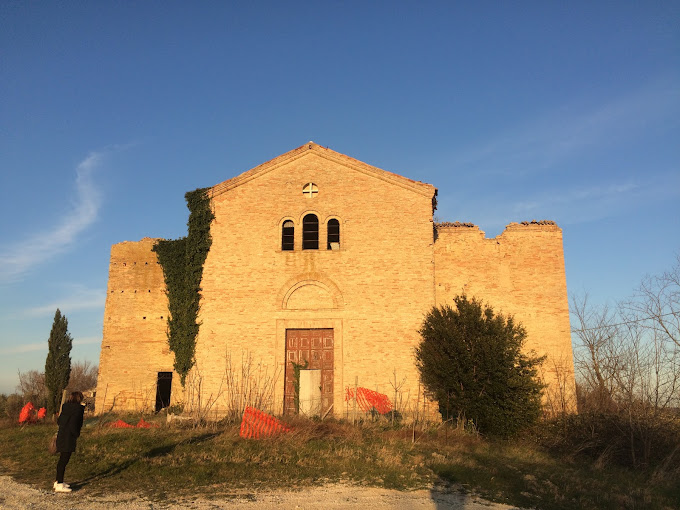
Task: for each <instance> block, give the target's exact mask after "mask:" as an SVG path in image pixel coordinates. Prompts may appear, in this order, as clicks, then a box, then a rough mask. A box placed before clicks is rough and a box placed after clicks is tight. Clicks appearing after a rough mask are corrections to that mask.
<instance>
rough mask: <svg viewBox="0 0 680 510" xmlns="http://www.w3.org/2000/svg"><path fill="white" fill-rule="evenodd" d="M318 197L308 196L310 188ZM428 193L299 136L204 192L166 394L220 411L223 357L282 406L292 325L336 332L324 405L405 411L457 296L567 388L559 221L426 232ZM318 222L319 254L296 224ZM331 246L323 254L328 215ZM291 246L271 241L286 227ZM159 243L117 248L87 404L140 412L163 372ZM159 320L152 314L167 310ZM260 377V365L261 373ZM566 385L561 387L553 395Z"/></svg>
mask: <svg viewBox="0 0 680 510" xmlns="http://www.w3.org/2000/svg"><path fill="white" fill-rule="evenodd" d="M310 182H313V183H314V184H315V185H316V186H317V188H318V193H317V194H315V195H314V196H311V197H310V196H306V195H304V194H303V192H302V190H303V187H304V185H305V184H307V183H310ZM435 193H436V190H435V188H434V187H433V186H431V185H429V184H424V183H419V182H415V181H412V180H410V179H407V178H404V177H401V176H398V175H396V174H392V173H389V172H386V171H383V170H380V169H378V168H375V167H372V166H369V165H366V164H365V163H362V162H360V161H357V160H355V159H352V158H350V157H348V156H344V155H342V154H339V153H337V152H334V151H332V150H329V149H325V148H323V147H320V146H318V145H316V144H313V143H309V144H305V145H303V146H302V147H299V148H298V149H295V150H293V151H290V152H288V153H286V154H284V155H282V156H279V157H277V158H275V159H273V160H271V161H269V162H267V163H264V164H263V165H260V166H258V167H256V168H254V169H252V170H249V171H248V172H245V173H244V174H241V175H239V176H237V177H235V178H234V179H230V180H228V181H225V182H223V183H220V184H218V185H216V186H214V187H213V188H211V189H210V190H209V194H210V196H211V199H212V207H213V211H214V213H215V219H214V221H213V223H212V224H211V235H212V238H213V244H212V247H211V249H210V252H209V254H208V257H207V259H206V262H205V265H204V272H203V280H202V299H201V309H200V313H199V322H200V324H201V326H200V330H199V335H198V339H197V348H196V366H195V368H194V369H193V370H192V374H190V377H189V378H188V383H187V387H186V388H184V389H183V388H182V387H181V386H180V385H179V382H178V381H179V377H178V376H177V375H176V374H175V375H174V376H173V387H172V401H173V402H179V401H183V402H188V401H190V400H196V396H197V394H198V392H199V389H200V394H201V398H202V402H204V403H205V402H211V401H213V400H216V402H215V404H214V405H213V408H212V409H213V410H214V411H215V413H216V415H219V413H220V409H222V411H224V410H226V408H227V407H228V403H227V394H226V393H227V392H225V380H226V377H225V373H226V367H227V359H230V360H231V364H232V367H236V368H237V371H239V372H240V369H241V363H242V361H241V360H242V359H244V356H248V357H249V358H250V359H251V360H252V362H253V366H254V367H259V369H260V370H264V369H265V368H266V370H267V373H268V374H269V376H272V375H274V374H276V382H275V385H274V399H273V408H272V409H271V410H272V411H273V412H277V413H280V412H281V411H282V409H283V391H284V370H285V361H286V352H285V351H286V347H285V334H286V330H287V329H304V328H332V329H333V337H334V360H335V366H334V371H333V387H334V392H333V393H334V408H333V410H332V412H333V413H334V414H335V415H336V416H341V415H343V413H344V412H345V411H346V407H345V406H346V404H345V402H344V390H345V388H346V387H348V386H352V387H353V386H354V384H355V381H357V380H358V383H359V386H363V387H366V388H370V389H373V390H377V391H379V392H382V393H386V394H388V395H390V398H393V395H394V388H393V386H392V384H390V383H391V382H392V383H394V381H395V378H396V379H397V382H401V381H402V380H404V381H405V382H404V384H403V386H402V387H401V390H400V392H401V398H402V399H403V401H404V402H405V404H404V405H407V404H408V405H412V403H413V401H415V400H416V399H417V395H418V392H419V389H418V374H417V370H416V368H415V365H414V356H413V351H414V348H415V347H416V345H417V344H418V342H419V335H418V329H419V328H420V326H421V324H422V321H423V318H424V315H425V313H427V311H428V310H429V309H431V307H432V306H433V305H440V304H446V303H450V302H451V298H452V297H453V296H455V295H456V294H459V293H461V292H465V293H467V295H468V296H475V297H478V298H481V299H483V300H484V301H488V302H489V303H490V304H492V305H493V306H494V307H495V309H497V310H499V311H503V312H504V313H510V314H513V315H515V317H516V318H517V319H518V320H520V321H521V322H522V323H523V324H524V325H525V327H526V329H527V331H528V333H529V345H528V347H529V348H532V349H535V350H536V351H537V352H539V353H547V354H548V355H549V357H550V358H549V360H548V362H546V364H545V368H546V380H547V381H548V382H549V383H550V384H551V389H554V388H557V387H558V386H559V384H558V382H559V380H560V379H559V377H558V376H560V377H563V379H564V381H565V382H564V383H563V386H564V388H566V389H567V392H568V393H569V394H570V395H571V394H572V393H573V362H572V357H571V340H570V334H569V316H568V306H567V295H566V280H565V274H564V259H563V250H562V233H561V230H560V229H559V228H558V227H557V226H555V225H532V224H530V225H518V224H511V225H509V226H508V227H507V229H506V230H505V232H504V233H503V234H502V235H501V236H499V237H497V238H495V239H485V237H484V234H483V232H481V231H480V230H479V229H478V228H476V227H473V228H470V227H456V226H442V227H438V228H437V236H436V241H435V239H434V238H435V236H434V228H433V222H432V214H433V210H432V199H433V196H434V195H435ZM307 214H314V215H316V216H317V218H318V219H319V249H318V250H303V249H302V222H303V218H304V217H305V215H307ZM330 219H337V220H338V221H339V223H340V247H339V249H337V250H327V249H326V248H327V243H326V235H327V224H328V220H330ZM287 220H290V221H292V222H293V224H294V226H295V249H294V250H293V251H282V250H281V233H282V226H283V223H284V221H287ZM155 242H156V240H155V239H149V238H145V239H143V240H141V241H139V242H123V243H120V244H116V245H114V246H113V248H112V250H111V264H110V267H109V287H108V294H107V301H106V309H105V317H104V337H103V342H102V351H101V360H100V374H99V387H98V391H97V411H103V410H109V409H111V408H112V407H115V408H118V409H128V410H135V409H138V410H143V409H145V410H148V409H151V408H153V406H154V404H155V391H156V377H157V373H158V372H164V371H172V361H173V357H172V353H171V352H169V351H168V346H167V338H166V321H167V315H168V307H167V297H166V295H165V285H164V282H163V274H162V270H161V267H160V265H159V264H158V261H157V259H156V255H155V253H153V252H152V251H151V248H152V246H153V244H154V243H155ZM161 317H162V318H161ZM260 373H262V372H260ZM563 393H564V392H563Z"/></svg>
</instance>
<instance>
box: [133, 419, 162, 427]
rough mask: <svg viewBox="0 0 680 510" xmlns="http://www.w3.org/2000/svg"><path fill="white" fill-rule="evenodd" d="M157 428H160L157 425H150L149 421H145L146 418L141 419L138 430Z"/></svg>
mask: <svg viewBox="0 0 680 510" xmlns="http://www.w3.org/2000/svg"><path fill="white" fill-rule="evenodd" d="M157 427H158V424H157V423H149V422H148V421H145V420H144V418H140V419H139V423H137V428H138V429H150V428H157Z"/></svg>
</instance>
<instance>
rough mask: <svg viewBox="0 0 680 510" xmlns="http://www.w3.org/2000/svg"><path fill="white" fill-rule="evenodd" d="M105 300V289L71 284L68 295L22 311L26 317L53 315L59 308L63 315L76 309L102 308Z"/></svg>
mask: <svg viewBox="0 0 680 510" xmlns="http://www.w3.org/2000/svg"><path fill="white" fill-rule="evenodd" d="M105 301H106V291H105V290H102V289H88V288H85V287H83V286H81V285H75V286H73V287H72V288H71V289H70V291H69V295H68V296H67V297H64V298H60V299H59V300H56V301H54V302H51V303H48V304H44V305H39V306H35V307H32V308H28V309H26V310H24V311H23V314H22V315H24V316H26V317H40V316H46V315H53V314H54V312H55V311H56V310H57V308H59V310H61V312H62V313H64V314H65V315H68V314H70V313H71V312H75V311H78V310H92V309H97V308H101V309H103V308H104V303H105Z"/></svg>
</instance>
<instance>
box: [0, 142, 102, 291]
mask: <svg viewBox="0 0 680 510" xmlns="http://www.w3.org/2000/svg"><path fill="white" fill-rule="evenodd" d="M102 158H103V153H101V152H92V153H90V154H89V155H88V156H87V158H85V159H84V160H83V161H81V162H80V163H79V164H78V166H77V167H76V181H75V184H76V196H75V199H74V201H73V208H72V210H71V211H70V212H69V213H68V214H67V215H66V216H65V217H64V218H63V219H62V220H61V221H59V222H58V224H57V225H56V227H54V228H50V229H44V230H43V231H41V232H37V233H35V234H33V235H31V236H29V237H27V238H26V239H23V240H20V241H18V242H16V243H14V244H10V245H9V246H7V247H6V248H4V249H3V250H2V251H1V252H0V282H8V281H12V280H16V279H18V278H19V277H21V276H22V275H23V274H25V273H26V272H27V271H28V270H29V269H30V268H32V267H35V266H37V265H40V264H42V263H44V262H46V261H48V260H49V259H50V258H51V257H53V256H55V255H56V254H58V253H62V252H64V251H65V250H67V249H68V248H69V247H70V246H72V245H73V244H74V242H75V241H76V239H77V237H78V235H79V234H81V233H82V232H83V231H84V230H86V229H87V228H88V227H89V226H90V225H92V223H94V222H95V221H96V219H97V215H98V213H99V208H100V206H101V193H100V192H99V190H98V188H97V186H96V185H95V183H94V179H93V174H94V173H95V171H96V169H97V168H98V167H99V166H100V165H101V162H102Z"/></svg>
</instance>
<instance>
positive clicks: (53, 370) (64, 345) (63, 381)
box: [45, 308, 73, 416]
mask: <svg viewBox="0 0 680 510" xmlns="http://www.w3.org/2000/svg"><path fill="white" fill-rule="evenodd" d="M47 345H48V352H47V359H46V360H45V387H46V388H47V414H48V415H50V416H52V415H54V414H56V413H57V411H58V410H59V409H58V406H59V404H60V399H61V393H62V392H63V391H64V388H66V386H67V385H68V380H69V377H70V375H71V347H72V346H73V338H71V335H70V334H69V332H68V320H67V319H66V316H65V315H62V314H61V311H60V310H59V308H57V312H56V313H55V314H54V322H53V323H52V331H50V338H49V340H48V341H47Z"/></svg>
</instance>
